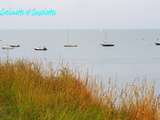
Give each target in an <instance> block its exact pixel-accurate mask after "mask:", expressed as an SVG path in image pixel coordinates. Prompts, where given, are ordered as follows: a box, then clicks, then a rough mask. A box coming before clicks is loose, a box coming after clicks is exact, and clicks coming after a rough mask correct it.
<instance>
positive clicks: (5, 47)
mask: <svg viewBox="0 0 160 120" xmlns="http://www.w3.org/2000/svg"><path fill="white" fill-rule="evenodd" d="M2 49H3V50H12V49H14V48H13V47H10V46H2Z"/></svg>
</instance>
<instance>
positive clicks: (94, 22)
mask: <svg viewBox="0 0 160 120" xmlns="http://www.w3.org/2000/svg"><path fill="white" fill-rule="evenodd" d="M4 1H5V2H6V1H7V2H8V1H10V0H0V7H1V8H4V7H6V8H7V7H9V8H20V7H21V8H55V9H56V10H57V15H56V16H52V17H29V16H26V17H24V16H23V17H13V16H10V17H4V16H3V17H0V29H3V28H15V29H16V28H42V29H43V28H53V29H62V28H65V29H71V28H77V29H78V28H82V29H83V28H86V29H92V28H93V29H103V28H106V29H121V28H122V29H129V28H134V29H144V28H152V29H154V28H160V14H159V11H160V0H12V3H10V4H9V3H8V4H7V3H5V4H4V3H2V2H4Z"/></svg>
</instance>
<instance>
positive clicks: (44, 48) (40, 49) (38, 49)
mask: <svg viewBox="0 0 160 120" xmlns="http://www.w3.org/2000/svg"><path fill="white" fill-rule="evenodd" d="M34 50H37V51H46V50H48V49H47V48H46V47H43V48H40V47H39V48H34Z"/></svg>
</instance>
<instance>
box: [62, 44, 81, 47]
mask: <svg viewBox="0 0 160 120" xmlns="http://www.w3.org/2000/svg"><path fill="white" fill-rule="evenodd" d="M64 47H78V45H71V44H70V45H69V44H66V45H64Z"/></svg>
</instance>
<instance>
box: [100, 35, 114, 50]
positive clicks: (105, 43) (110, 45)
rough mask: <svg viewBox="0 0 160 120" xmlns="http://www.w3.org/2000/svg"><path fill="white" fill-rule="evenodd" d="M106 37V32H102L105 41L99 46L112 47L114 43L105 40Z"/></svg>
mask: <svg viewBox="0 0 160 120" xmlns="http://www.w3.org/2000/svg"><path fill="white" fill-rule="evenodd" d="M107 37H108V36H107V33H105V32H104V39H105V41H104V42H103V43H101V46H102V47H114V46H115V44H114V43H112V42H106V40H107V39H108V38H107Z"/></svg>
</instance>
